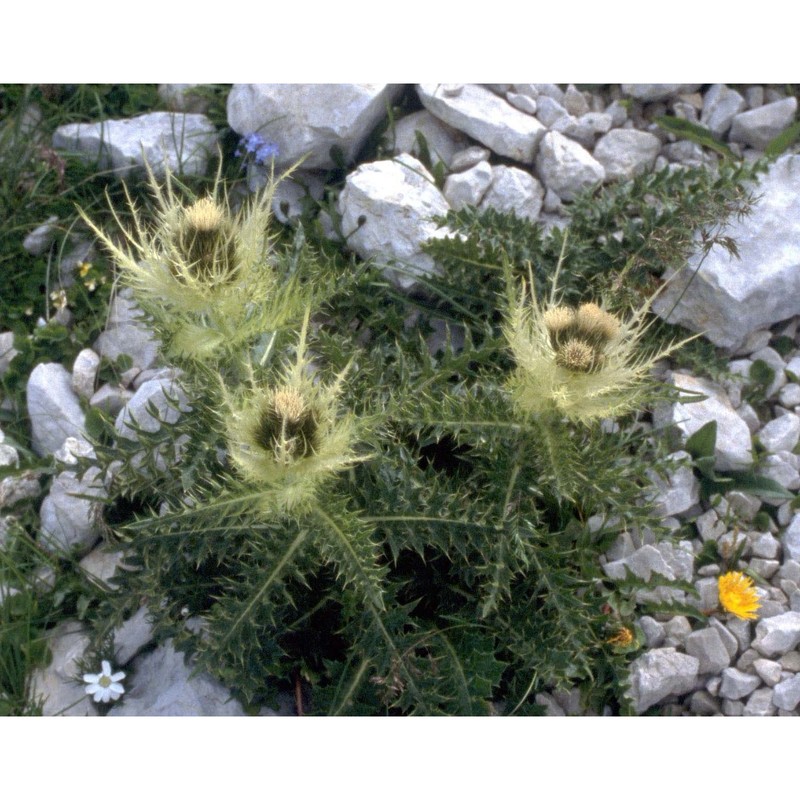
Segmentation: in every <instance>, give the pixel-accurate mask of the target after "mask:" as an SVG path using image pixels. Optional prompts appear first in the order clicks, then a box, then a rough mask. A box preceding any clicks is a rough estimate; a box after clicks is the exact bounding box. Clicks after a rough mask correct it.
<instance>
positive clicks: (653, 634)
mask: <svg viewBox="0 0 800 800" xmlns="http://www.w3.org/2000/svg"><path fill="white" fill-rule="evenodd" d="M639 626H640V627H641V629H642V633H644V638H645V643H646V644H647V647H648V649H650V650H653V649H654V648H656V647H661V645H662V644H663V642H664V637H665V636H666V631H665V630H664V626H663V625H662V624H661V623H660V622H658V621H657V620H655V619H653V618H652V617H648V616H644V617H641V618H640V619H639Z"/></svg>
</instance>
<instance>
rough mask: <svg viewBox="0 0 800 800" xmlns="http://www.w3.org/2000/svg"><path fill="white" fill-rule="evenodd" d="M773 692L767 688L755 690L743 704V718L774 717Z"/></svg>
mask: <svg viewBox="0 0 800 800" xmlns="http://www.w3.org/2000/svg"><path fill="white" fill-rule="evenodd" d="M772 696H773V691H772V689H770V688H769V687H768V686H765V687H764V688H763V689H756V690H755V691H754V692H753V694H751V695H750V698H749V699H748V701H747V702H746V703H745V706H744V710H743V711H742V716H743V717H772V716H774V715H775V705H774V703H773V702H772Z"/></svg>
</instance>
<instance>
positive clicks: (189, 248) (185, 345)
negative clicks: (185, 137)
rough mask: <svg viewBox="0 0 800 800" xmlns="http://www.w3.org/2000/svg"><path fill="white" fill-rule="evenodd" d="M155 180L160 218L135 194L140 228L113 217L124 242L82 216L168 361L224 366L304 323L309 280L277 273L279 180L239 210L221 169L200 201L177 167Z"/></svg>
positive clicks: (135, 220) (135, 217)
mask: <svg viewBox="0 0 800 800" xmlns="http://www.w3.org/2000/svg"><path fill="white" fill-rule="evenodd" d="M148 175H149V185H150V189H151V191H152V195H153V198H154V200H155V203H156V209H155V219H154V221H153V222H151V223H148V222H146V221H145V219H144V218H143V215H142V213H141V212H140V211H139V209H138V208H137V207H136V205H135V204H134V202H133V201H132V200H131V198H130V195H129V194H128V193H127V191H126V196H127V198H128V205H129V207H130V212H131V216H132V219H133V227H132V228H126V227H125V226H124V225H123V224H122V222H121V221H120V219H119V216H118V215H117V214H116V212H114V216H115V219H116V221H117V223H118V225H119V227H120V229H121V230H122V232H123V239H124V242H123V244H117V243H116V242H115V241H114V240H113V239H112V238H111V236H109V235H108V234H106V233H105V232H103V231H102V230H100V228H98V227H97V226H96V225H95V224H94V223H93V222H92V220H91V219H89V217H88V216H87V215H86V214H85V213H83V212H82V216H83V219H84V221H85V222H86V223H87V224H88V225H89V227H90V228H91V229H92V230H93V231H94V233H95V234H96V235H97V236H98V238H99V239H100V241H102V242H103V244H104V245H105V246H106V247H107V248H108V250H109V251H110V252H111V254H112V256H113V258H114V260H115V262H116V264H117V266H118V267H119V270H120V274H121V278H122V281H123V283H124V284H126V285H128V286H130V287H131V288H132V289H133V292H134V295H135V297H136V299H137V301H138V303H139V305H140V306H141V308H142V309H143V310H144V311H145V313H146V314H148V315H149V316H150V317H151V318H152V320H153V322H154V325H155V327H156V329H157V331H158V333H159V334H160V335H161V336H162V337H163V339H164V340H165V343H166V345H167V352H168V354H169V355H171V356H172V357H177V358H181V359H188V360H190V361H191V360H195V361H207V360H209V359H217V360H221V359H223V358H225V357H227V356H230V355H231V354H233V353H236V352H237V351H238V350H239V349H240V348H241V347H244V346H247V345H248V344H250V343H252V342H253V341H254V340H255V339H256V338H258V337H259V336H260V335H263V334H264V333H265V332H270V331H275V330H277V329H279V328H281V327H283V326H285V325H287V324H289V323H292V322H295V323H296V321H297V320H298V319H299V318H300V317H301V316H302V312H303V309H304V308H305V306H306V304H307V303H308V302H309V300H310V295H309V289H308V288H307V285H305V286H304V283H303V280H302V277H303V276H301V275H299V274H298V273H297V272H295V273H294V274H290V275H284V276H281V275H280V274H279V271H278V266H279V265H278V259H277V257H276V255H275V252H274V244H275V238H276V237H275V234H274V233H273V232H271V227H270V223H271V218H272V212H271V203H272V197H273V195H274V192H275V186H276V183H277V182H276V180H275V179H274V176H272V178H271V179H270V180H268V181H267V183H266V185H265V186H264V187H263V188H262V189H261V190H260V191H259V192H258V193H257V194H256V195H255V196H254V197H252V198H251V199H249V200H246V201H244V202H243V203H242V205H241V207H240V208H239V210H238V211H236V212H233V211H232V210H231V203H230V198H229V196H228V194H227V191H226V190H225V188H224V185H223V183H222V181H221V175H220V173H219V172H218V173H217V177H216V180H215V182H214V184H213V186H212V188H211V190H210V192H209V193H208V194H206V195H203V196H200V197H198V196H196V195H194V194H193V193H191V192H190V191H189V190H188V189H186V188H185V187H183V186H181V185H180V184H178V182H177V180H176V178H175V177H174V176H173V175H172V174H171V173H170V172H169V171H168V170H167V172H166V177H165V179H164V182H163V184H161V183H159V182H158V179H157V178H156V176H155V175H154V173H153V171H152V170H151V169H150V168H149V165H148ZM112 211H113V209H112ZM315 288H317V287H315Z"/></svg>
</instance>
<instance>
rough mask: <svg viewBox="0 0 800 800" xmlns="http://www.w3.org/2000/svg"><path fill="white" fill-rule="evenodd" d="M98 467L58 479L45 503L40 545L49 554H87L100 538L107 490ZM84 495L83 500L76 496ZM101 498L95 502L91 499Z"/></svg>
mask: <svg viewBox="0 0 800 800" xmlns="http://www.w3.org/2000/svg"><path fill="white" fill-rule="evenodd" d="M99 473H100V470H99V469H98V468H97V467H90V468H89V469H88V470H86V472H85V473H84V474H83V475H82V476H80V477H78V476H77V475H76V474H75V473H74V472H72V471H70V470H65V471H64V472H62V473H60V474H59V475H57V476H56V478H55V479H54V480H53V483H52V485H51V487H50V493H49V494H48V495H47V497H45V499H44V500H43V501H42V506H41V509H40V510H39V516H40V519H41V529H40V531H39V536H38V542H39V545H40V546H41V547H43V548H44V549H45V550H47V551H48V552H50V553H56V554H58V555H67V554H70V553H75V552H77V553H78V554H84V553H87V552H88V551H89V550H90V549H91V548H92V547H93V546H94V544H95V542H96V541H97V540H98V538H99V537H100V519H101V504H100V502H99V499H101V498H103V497H104V496H105V488H104V486H103V483H102V481H101V480H100V479H99V477H98V475H99ZM77 495H83V496H77ZM95 497H96V498H98V500H93V499H91V498H95Z"/></svg>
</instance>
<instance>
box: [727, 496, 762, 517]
mask: <svg viewBox="0 0 800 800" xmlns="http://www.w3.org/2000/svg"><path fill="white" fill-rule="evenodd" d="M725 498H726V499H727V501H728V505H729V506H730V508H731V510H732V511H733V512H734V513H735V514H736V516H737V517H738V518H739V519H740V520H742V522H752V521H753V519H755V516H756V514H758V512H759V510H760V509H761V501H760V500H759V499H758V498H757V497H755V496H754V495H751V494H746V493H745V492H728V493H727V494H726V495H725Z"/></svg>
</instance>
